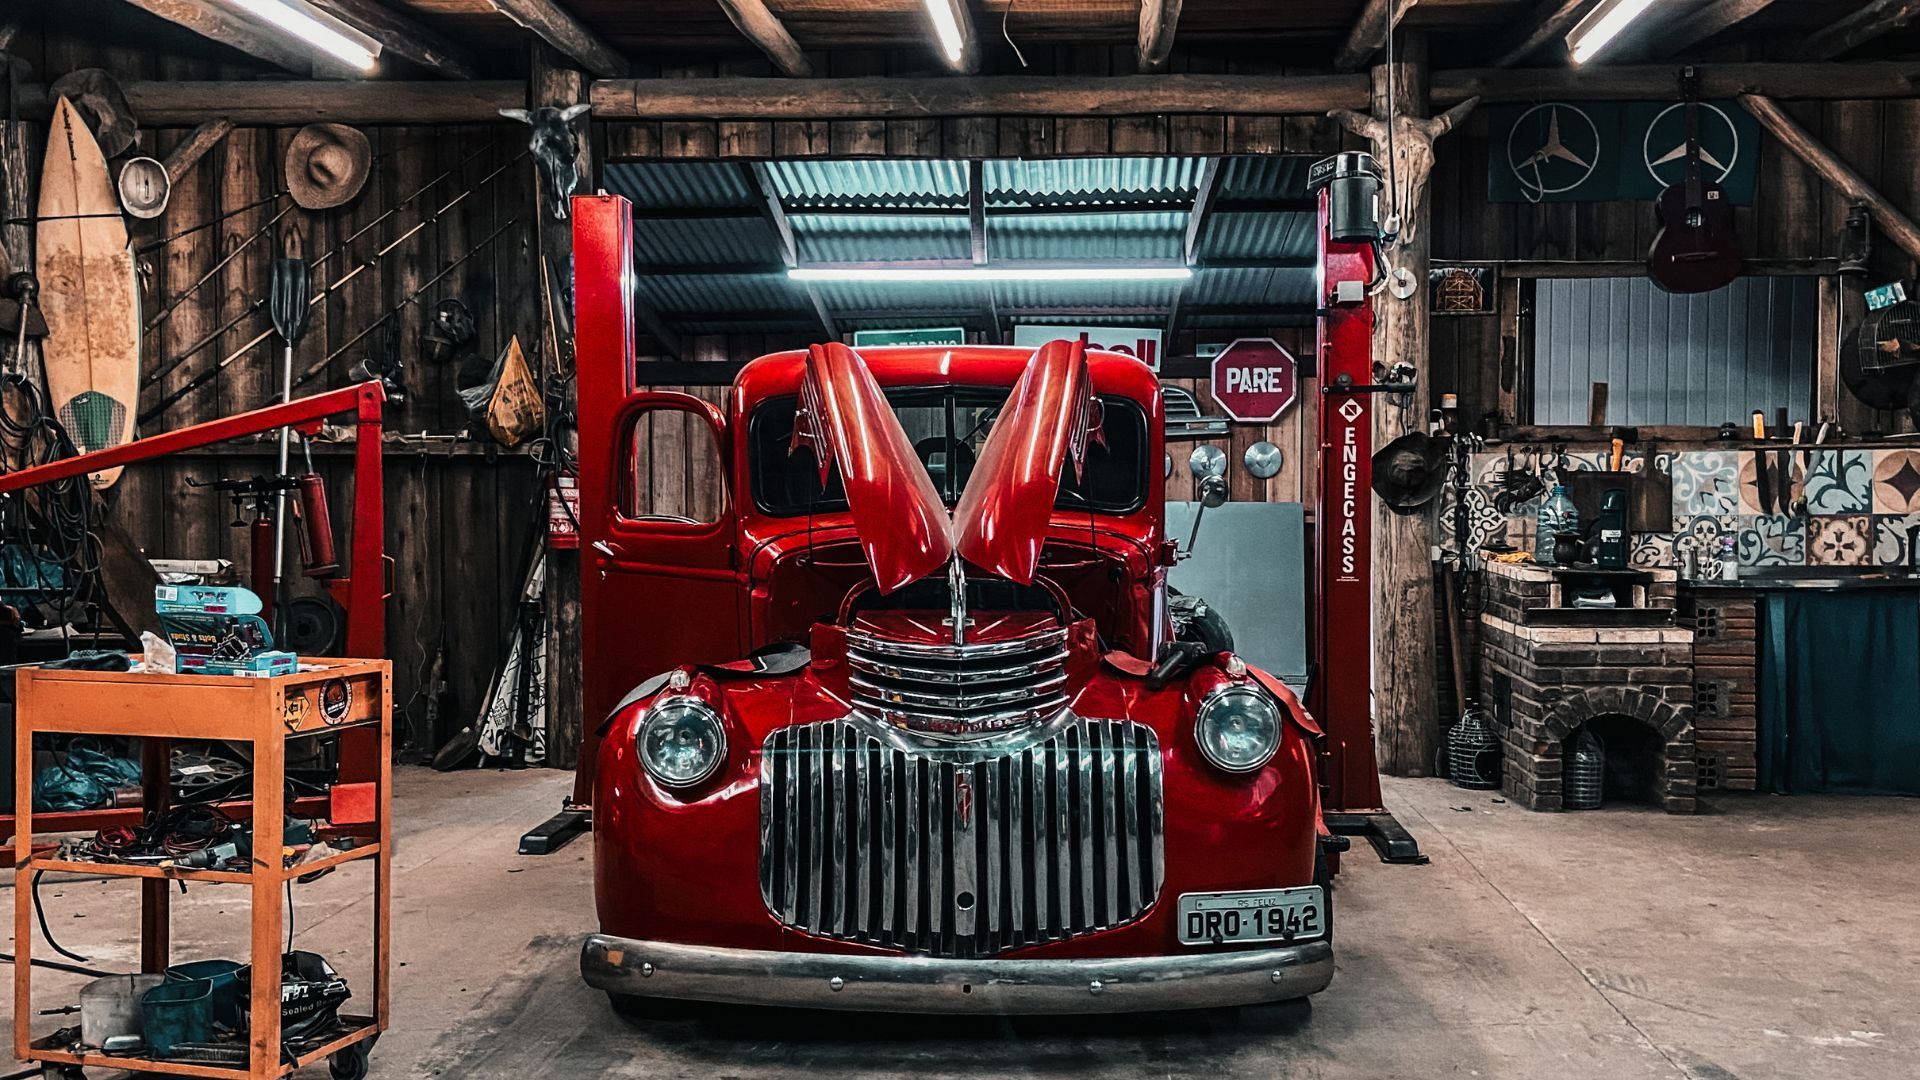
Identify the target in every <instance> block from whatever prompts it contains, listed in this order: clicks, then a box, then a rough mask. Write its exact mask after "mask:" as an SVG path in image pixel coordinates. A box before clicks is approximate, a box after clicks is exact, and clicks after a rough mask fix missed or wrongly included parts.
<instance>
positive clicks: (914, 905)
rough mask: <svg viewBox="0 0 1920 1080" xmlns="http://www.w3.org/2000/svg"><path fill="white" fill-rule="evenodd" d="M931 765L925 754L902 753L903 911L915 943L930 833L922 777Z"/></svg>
mask: <svg viewBox="0 0 1920 1080" xmlns="http://www.w3.org/2000/svg"><path fill="white" fill-rule="evenodd" d="M926 767H927V761H926V759H925V758H921V757H911V758H909V757H905V756H904V755H902V760H901V770H900V778H901V780H902V781H903V784H902V786H903V787H904V788H905V789H906V807H907V827H906V830H905V831H906V837H907V850H906V873H907V880H906V886H907V888H906V896H905V903H906V910H905V911H904V912H902V913H901V915H902V916H903V919H902V922H903V923H904V925H905V926H906V928H907V941H908V942H909V943H910V944H911V943H915V942H917V941H918V940H919V938H920V934H921V924H920V894H921V890H922V889H923V888H924V887H925V885H926V881H927V877H926V875H925V874H922V873H921V872H920V846H921V845H920V842H921V839H922V838H923V837H924V836H926V831H927V826H926V819H925V818H924V817H922V816H921V813H920V777H921V775H922V773H923V772H924V771H925V769H926Z"/></svg>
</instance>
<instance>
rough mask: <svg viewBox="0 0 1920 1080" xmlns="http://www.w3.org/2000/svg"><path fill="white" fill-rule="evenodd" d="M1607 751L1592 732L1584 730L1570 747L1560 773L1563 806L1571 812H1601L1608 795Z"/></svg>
mask: <svg viewBox="0 0 1920 1080" xmlns="http://www.w3.org/2000/svg"><path fill="white" fill-rule="evenodd" d="M1606 778H1607V751H1606V749H1605V748H1604V747H1602V746H1601V745H1600V740H1599V739H1596V738H1594V737H1593V732H1591V731H1588V730H1587V729H1586V728H1581V729H1580V733H1579V734H1577V735H1575V736H1574V737H1573V739H1572V741H1571V742H1570V743H1569V744H1568V746H1567V753H1566V763H1565V767H1564V768H1563V769H1562V770H1561V781H1560V805H1561V806H1562V807H1563V808H1565V809H1568V810H1598V809H1600V801H1601V798H1602V797H1603V796H1604V794H1605V786H1606Z"/></svg>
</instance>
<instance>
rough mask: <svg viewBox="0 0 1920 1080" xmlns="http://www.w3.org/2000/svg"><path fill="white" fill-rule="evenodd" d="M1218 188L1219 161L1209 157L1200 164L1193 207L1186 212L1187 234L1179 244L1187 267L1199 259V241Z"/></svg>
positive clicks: (1204, 231) (1194, 189)
mask: <svg viewBox="0 0 1920 1080" xmlns="http://www.w3.org/2000/svg"><path fill="white" fill-rule="evenodd" d="M1219 188H1220V159H1219V158H1217V157H1210V158H1208V159H1206V160H1205V161H1203V162H1201V163H1200V176H1199V178H1198V179H1197V180H1196V181H1195V182H1194V185H1193V207H1192V209H1190V210H1188V211H1187V232H1186V236H1185V237H1183V238H1182V240H1181V244H1180V251H1181V255H1182V257H1183V258H1184V260H1185V261H1186V264H1187V265H1188V266H1192V265H1193V264H1194V263H1196V262H1198V261H1199V258H1200V239H1201V237H1202V236H1204V235H1205V234H1206V231H1207V215H1209V214H1211V213H1213V209H1214V207H1215V205H1217V203H1218V200H1217V199H1216V198H1215V197H1214V196H1215V193H1216V192H1217V191H1218V190H1219Z"/></svg>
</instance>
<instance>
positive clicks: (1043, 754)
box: [1027, 740, 1053, 940]
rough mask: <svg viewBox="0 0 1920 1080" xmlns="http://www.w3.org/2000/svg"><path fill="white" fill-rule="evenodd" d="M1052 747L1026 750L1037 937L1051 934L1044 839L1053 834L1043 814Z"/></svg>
mask: <svg viewBox="0 0 1920 1080" xmlns="http://www.w3.org/2000/svg"><path fill="white" fill-rule="evenodd" d="M1052 747H1053V742H1052V740H1048V741H1047V742H1045V743H1043V744H1041V745H1040V746H1036V747H1034V748H1033V749H1031V750H1029V751H1027V759H1028V770H1027V774H1028V775H1029V776H1030V777H1032V778H1033V804H1032V818H1033V846H1032V849H1031V850H1032V853H1033V863H1032V866H1033V926H1034V936H1035V937H1036V938H1038V939H1040V940H1045V939H1047V938H1050V937H1052V936H1053V918H1052V916H1050V915H1049V914H1048V911H1049V910H1051V909H1052V906H1053V894H1052V893H1050V892H1048V891H1047V866H1048V864H1049V863H1051V862H1052V861H1053V855H1052V853H1051V852H1049V851H1048V850H1047V839H1048V837H1050V836H1052V835H1053V820H1052V819H1051V818H1049V817H1048V816H1047V813H1048V811H1047V754H1048V753H1050V752H1051V749H1052Z"/></svg>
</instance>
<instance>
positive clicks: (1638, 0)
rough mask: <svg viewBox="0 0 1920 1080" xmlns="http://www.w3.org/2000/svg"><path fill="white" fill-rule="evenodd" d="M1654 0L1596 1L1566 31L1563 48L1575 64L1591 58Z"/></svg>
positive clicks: (1651, 4)
mask: <svg viewBox="0 0 1920 1080" xmlns="http://www.w3.org/2000/svg"><path fill="white" fill-rule="evenodd" d="M1653 3H1654V0H1601V2H1600V5H1599V6H1598V7H1595V8H1594V9H1593V10H1592V11H1589V12H1587V14H1586V17H1585V18H1583V19H1581V20H1580V22H1579V23H1578V24H1577V25H1575V26H1574V28H1573V32H1572V33H1569V34H1568V35H1567V51H1568V53H1570V54H1571V55H1572V57H1573V62H1574V63H1576V64H1584V63H1586V62H1587V61H1588V60H1591V59H1592V58H1593V57H1594V55H1595V54H1597V53H1598V52H1599V51H1600V50H1601V49H1604V48H1606V47H1607V44H1608V43H1609V42H1611V41H1612V40H1613V39H1614V38H1616V37H1619V36H1620V31H1622V30H1625V29H1626V28H1627V24H1628V23H1630V22H1632V21H1633V20H1635V19H1637V18H1639V17H1640V16H1641V15H1643V14H1645V13H1646V11H1647V9H1648V8H1650V7H1652V6H1653Z"/></svg>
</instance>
